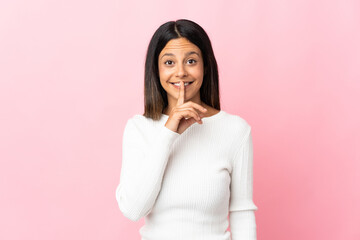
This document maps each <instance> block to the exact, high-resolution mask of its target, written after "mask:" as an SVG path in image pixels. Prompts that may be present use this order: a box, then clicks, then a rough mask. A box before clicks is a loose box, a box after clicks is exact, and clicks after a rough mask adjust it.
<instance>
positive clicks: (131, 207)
mask: <svg viewBox="0 0 360 240" xmlns="http://www.w3.org/2000/svg"><path fill="white" fill-rule="evenodd" d="M168 117H169V116H168V115H165V114H162V117H161V119H160V120H159V121H154V120H152V119H150V118H146V117H144V116H142V115H138V114H136V115H134V116H133V117H132V118H130V119H129V120H128V121H127V123H126V126H125V129H124V133H123V143H122V144H123V145H122V146H123V148H122V167H121V172H120V183H119V185H118V186H117V188H116V200H117V202H118V205H119V208H120V210H121V212H122V213H123V215H124V216H125V217H126V218H128V219H130V220H132V221H138V220H139V219H140V218H142V217H145V225H144V226H142V227H141V229H140V235H141V237H142V238H141V239H142V240H230V239H232V240H255V239H256V222H255V214H254V211H256V210H257V209H258V208H257V206H256V205H255V204H254V202H253V200H252V195H253V145H252V135H251V126H250V125H249V124H248V123H247V122H246V121H245V120H244V119H243V118H241V117H239V116H237V115H233V114H229V113H227V112H225V111H223V110H220V112H219V113H217V114H215V115H213V116H211V117H205V118H202V121H203V124H198V123H194V124H193V125H191V126H190V127H189V128H188V129H186V130H185V132H183V133H182V134H179V133H176V132H174V131H172V130H170V129H168V128H167V127H165V126H164V125H165V123H166V121H167V119H168ZM229 213H230V216H229V220H230V222H229V221H228V215H229ZM229 224H230V229H231V233H230V232H229V231H227V228H228V227H229Z"/></svg>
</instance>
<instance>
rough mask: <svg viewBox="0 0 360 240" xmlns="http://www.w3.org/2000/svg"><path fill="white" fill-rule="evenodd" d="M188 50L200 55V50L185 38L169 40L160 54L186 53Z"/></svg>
mask: <svg viewBox="0 0 360 240" xmlns="http://www.w3.org/2000/svg"><path fill="white" fill-rule="evenodd" d="M190 50H192V51H195V52H198V53H199V54H201V51H200V49H199V48H198V47H197V46H196V45H195V44H193V43H192V42H190V41H189V40H187V39H186V38H176V39H171V40H170V41H169V42H168V43H167V44H166V45H165V47H164V48H163V49H162V51H161V52H160V54H163V53H176V52H187V51H190Z"/></svg>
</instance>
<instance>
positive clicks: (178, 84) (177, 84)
mask: <svg viewBox="0 0 360 240" xmlns="http://www.w3.org/2000/svg"><path fill="white" fill-rule="evenodd" d="M189 84H190V83H185V84H184V86H187V85H189ZM174 85H176V86H180V83H174Z"/></svg>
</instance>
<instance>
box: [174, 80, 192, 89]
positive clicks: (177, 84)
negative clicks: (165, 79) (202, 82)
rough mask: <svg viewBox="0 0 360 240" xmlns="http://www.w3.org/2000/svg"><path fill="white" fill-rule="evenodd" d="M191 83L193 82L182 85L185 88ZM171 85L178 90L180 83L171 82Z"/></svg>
mask: <svg viewBox="0 0 360 240" xmlns="http://www.w3.org/2000/svg"><path fill="white" fill-rule="evenodd" d="M193 82H194V81H192V82H186V83H184V87H187V86H189V85H191V84H192V83H193ZM171 84H172V85H173V86H174V87H175V88H180V82H178V83H172V82H171Z"/></svg>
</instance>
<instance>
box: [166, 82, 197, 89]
mask: <svg viewBox="0 0 360 240" xmlns="http://www.w3.org/2000/svg"><path fill="white" fill-rule="evenodd" d="M191 82H193V83H194V81H191ZM184 83H187V82H184ZM169 84H170V85H171V86H173V87H174V88H176V89H180V86H176V85H175V84H172V83H171V82H169ZM191 85H192V84H189V85H187V86H184V87H185V89H187V88H188V87H190V86H191Z"/></svg>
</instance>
